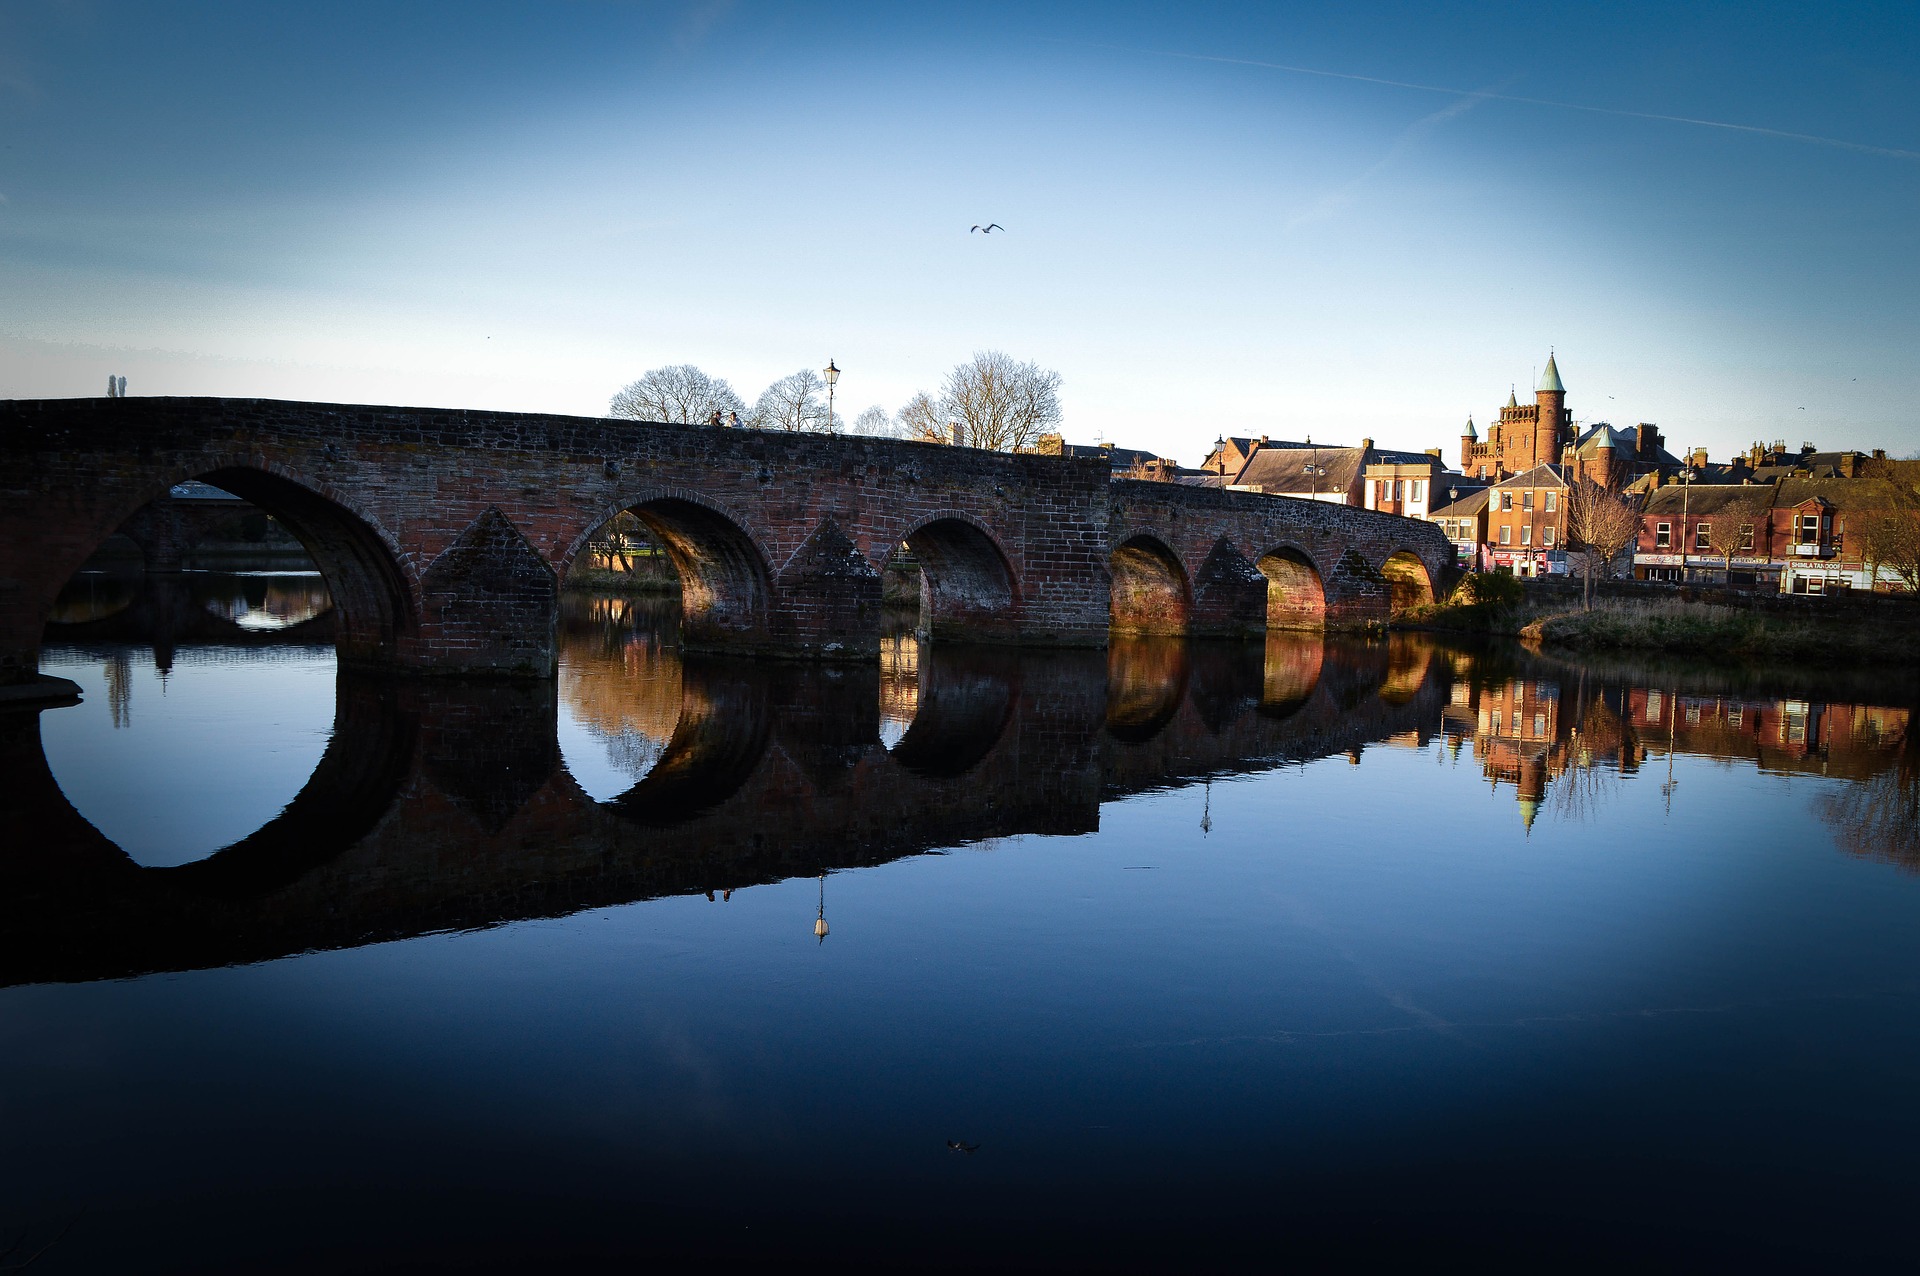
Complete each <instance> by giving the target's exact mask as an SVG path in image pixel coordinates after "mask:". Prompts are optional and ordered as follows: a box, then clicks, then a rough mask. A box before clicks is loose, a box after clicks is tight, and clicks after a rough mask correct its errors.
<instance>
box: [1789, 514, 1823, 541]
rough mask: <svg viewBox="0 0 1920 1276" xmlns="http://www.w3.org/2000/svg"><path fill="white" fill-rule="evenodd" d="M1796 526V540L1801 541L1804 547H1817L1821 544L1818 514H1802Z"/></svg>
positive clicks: (1796, 521) (1795, 522)
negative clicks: (1816, 545)
mask: <svg viewBox="0 0 1920 1276" xmlns="http://www.w3.org/2000/svg"><path fill="white" fill-rule="evenodd" d="M1794 525H1795V527H1796V528H1797V532H1796V534H1795V536H1794V539H1795V540H1797V541H1799V542H1800V543H1801V544H1802V545H1815V544H1818V543H1819V541H1820V516H1819V515H1818V514H1802V515H1800V516H1799V517H1798V518H1796V519H1795V520H1794Z"/></svg>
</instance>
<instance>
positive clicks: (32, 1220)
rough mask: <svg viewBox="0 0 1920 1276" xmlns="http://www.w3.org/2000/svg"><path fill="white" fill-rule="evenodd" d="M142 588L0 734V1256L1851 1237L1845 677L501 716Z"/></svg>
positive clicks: (1919, 1034) (477, 1264) (982, 682)
mask: <svg viewBox="0 0 1920 1276" xmlns="http://www.w3.org/2000/svg"><path fill="white" fill-rule="evenodd" d="M188 579H189V584H188V585H186V586H169V587H167V588H166V589H157V588H152V587H148V586H142V585H137V584H136V585H126V584H125V583H124V582H123V583H122V584H121V585H120V586H116V587H114V588H112V589H109V588H106V587H105V586H103V585H102V584H101V583H100V582H94V583H93V584H92V585H91V586H89V587H88V588H90V590H91V593H90V594H84V595H83V593H82V592H80V588H81V585H82V584H84V582H77V584H76V587H75V589H74V590H70V591H69V593H70V596H69V598H68V599H67V600H66V603H65V604H64V605H63V611H62V613H61V617H62V623H60V624H56V625H55V626H53V627H52V628H51V629H50V630H49V634H48V646H47V649H46V651H45V653H44V658H43V667H44V668H45V669H47V670H48V671H49V672H53V673H58V674H61V675H63V676H66V677H69V678H72V679H74V680H75V681H76V682H78V683H79V684H80V685H81V687H82V688H83V692H84V698H83V700H82V702H81V703H79V704H76V705H69V706H64V707H58V708H50V709H46V710H44V711H42V712H40V713H38V714H35V713H31V712H19V711H14V712H10V713H6V714H0V744H3V745H4V747H5V748H6V750H7V753H8V758H7V761H8V772H7V774H8V780H7V783H6V785H5V793H6V800H5V811H6V824H7V827H8V830H9V832H8V837H7V843H8V848H7V851H6V872H7V877H6V880H5V882H4V891H0V908H4V909H5V910H6V913H7V917H6V923H5V926H4V927H0V1032H3V1033H4V1034H5V1038H6V1040H5V1049H4V1050H0V1118H3V1120H4V1129H5V1146H6V1147H7V1149H8V1153H9V1155H8V1156H7V1157H6V1158H5V1159H4V1162H3V1163H0V1183H3V1184H4V1190H3V1191H0V1229H3V1230H0V1249H3V1248H5V1247H6V1246H7V1245H9V1244H13V1243H14V1242H15V1241H18V1242H19V1246H20V1247H19V1248H18V1249H16V1251H15V1252H14V1254H13V1256H12V1257H11V1258H10V1259H9V1260H7V1261H10V1262H18V1261H20V1260H21V1259H22V1258H23V1257H25V1256H28V1255H30V1254H33V1253H36V1252H40V1251H41V1250H42V1248H43V1247H45V1248H44V1253H42V1254H41V1257H40V1258H39V1259H38V1260H37V1262H36V1263H35V1267H36V1269H37V1270H44V1271H46V1272H58V1271H84V1270H116V1271H124V1270H182V1271H185V1270H193V1271H204V1270H261V1269H270V1270H313V1271H322V1270H325V1271H338V1270H343V1269H353V1270H366V1269H376V1268H380V1267H381V1266H383V1265H390V1266H392V1267H393V1268H395V1269H406V1270H414V1269H422V1268H428V1269H434V1268H438V1269H446V1270H467V1269H475V1268H484V1267H489V1266H492V1267H497V1268H499V1269H501V1270H506V1269H514V1270H528V1269H551V1268H556V1267H561V1268H564V1267H574V1268H597V1267H598V1266H601V1265H605V1266H607V1267H618V1268H620V1269H622V1270H625V1269H627V1268H629V1267H632V1266H635V1265H638V1264H640V1263H646V1262H651V1263H654V1264H656V1265H664V1266H667V1267H674V1266H678V1265H681V1264H684V1263H689V1262H692V1261H696V1260H697V1261H701V1262H703V1263H705V1264H707V1265H709V1266H714V1265H720V1266H725V1265H727V1264H729V1263H733V1262H737V1263H739V1264H741V1265H745V1266H758V1265H761V1264H769V1265H770V1264H773V1263H781V1264H788V1265H795V1264H797V1265H800V1266H803V1267H804V1266H807V1265H810V1264H812V1263H826V1262H833V1263H836V1264H838V1265H842V1266H844V1265H847V1264H852V1265H854V1266H860V1265H863V1264H867V1263H883V1262H884V1263H889V1264H897V1265H911V1266H915V1267H939V1266H943V1265H945V1266H954V1267H971V1266H977V1265H980V1264H982V1263H991V1264H992V1265H993V1266H995V1267H1014V1268H1019V1267H1021V1266H1023V1265H1031V1266H1034V1267H1047V1266H1067V1265H1082V1266H1088V1267H1096V1268H1112V1269H1124V1268H1129V1267H1137V1268H1141V1269H1182V1270H1192V1269H1206V1268H1228V1267H1236V1266H1247V1267H1254V1266H1258V1267H1262V1268H1267V1267H1272V1266H1276V1265H1280V1264H1284V1263H1289V1262H1295V1263H1298V1262H1334V1263H1339V1264H1342V1265H1359V1264H1361V1263H1364V1262H1373V1261H1379V1260H1388V1261H1396V1262H1405V1261H1420V1262H1427V1261H1432V1260H1434V1259H1439V1258H1444V1257H1447V1256H1454V1257H1463V1258H1471V1259H1472V1260H1474V1261H1477V1262H1480V1263H1482V1264H1483V1265H1489V1264H1490V1265H1496V1266H1505V1265H1510V1266H1528V1267H1530V1268H1535V1267H1541V1266H1546V1267H1567V1266H1579V1265H1582V1264H1588V1263H1590V1264H1594V1265H1606V1266H1611V1265H1616V1264H1620V1263H1625V1262H1634V1263H1637V1264H1640V1265H1650V1266H1655V1267H1659V1266H1676V1267H1681V1266H1685V1267H1692V1266H1698V1265H1702V1264H1705V1263H1712V1264H1715V1265H1729V1266H1730V1265H1734V1264H1741V1265H1748V1264H1754V1263H1761V1262H1765V1263H1769V1264H1772V1265H1787V1266H1807V1267H1814V1266H1821V1267H1827V1268H1831V1267H1833V1266H1836V1265H1841V1264H1845V1265H1849V1266H1856V1267H1858V1266H1868V1267H1875V1266H1891V1265H1893V1264H1895V1263H1901V1264H1904V1263H1905V1262H1906V1261H1908V1260H1909V1258H1910V1241H1909V1233H1908V1225H1907V1224H1908V1218H1909V1213H1910V1210H1911V1205H1910V1201H1909V1197H1910V1195H1911V1193H1910V1190H1909V1187H1908V1184H1909V1182H1910V1181H1911V1177H1912V1173H1913V1171H1914V1169H1915V1159H1916V1151H1915V1149H1916V1148H1920V1098H1917V1097H1916V1093H1915V1087H1914V1085H1913V1074H1914V1062H1913V1061H1914V1059H1915V1058H1916V1057H1920V1015H1916V993H1920V966H1917V965H1916V960H1915V958H1916V940H1917V939H1920V876H1916V870H1917V869H1920V768H1916V765H1915V763H1916V754H1915V750H1916V742H1915V739H1914V737H1913V735H1912V734H1911V733H1910V732H1909V722H1910V714H1911V712H1912V709H1913V707H1914V704H1915V702H1916V692H1915V688H1914V687H1913V686H1912V685H1911V683H1909V682H1908V681H1906V680H1904V679H1899V678H1893V677H1885V676H1876V675H1871V674H1852V675H1842V674H1836V673H1823V672H1822V671H1818V670H1804V669H1801V670H1787V669H1782V670H1741V671H1727V670H1724V669H1713V668H1703V667H1686V666H1678V665H1667V664H1649V663H1645V662H1641V663H1632V662H1619V661H1613V662H1604V661H1603V662H1587V663H1582V662H1576V661H1567V660H1561V659H1554V658H1550V657H1546V656H1541V655H1537V654H1534V653H1530V652H1528V651H1526V650H1524V649H1522V648H1519V647H1517V646H1497V647H1484V648H1479V649H1469V648H1461V647H1456V646H1450V645H1447V644H1444V643H1440V642H1435V641H1432V640H1429V639H1426V638H1422V637H1417V636H1405V637H1395V638H1393V639H1391V640H1385V641H1379V640H1376V641H1371V642H1350V641H1349V642H1332V641H1330V642H1324V643H1323V642H1321V641H1319V640H1318V639H1304V638H1298V637H1288V638H1282V637H1278V636H1276V637H1274V638H1273V639H1271V640H1270V641H1269V642H1268V643H1267V644H1265V645H1264V646H1261V645H1258V644H1256V645H1252V646H1209V645H1204V644H1194V645H1184V644H1179V643H1168V642H1159V643H1150V642H1134V643H1119V644H1116V645H1115V647H1114V648H1113V649H1112V650H1111V651H1110V652H1107V653H1091V654H1088V653H1069V654H1056V655H1036V654H1015V653H1007V652H995V651H983V650H968V649H964V648H951V649H942V648H938V647H931V646H927V645H925V644H922V643H919V642H917V641H916V640H914V639H913V637H912V636H911V635H910V634H902V635H899V636H896V637H895V638H894V639H892V640H890V642H889V643H888V646H887V650H886V653H885V657H884V659H883V660H882V662H881V665H880V667H879V668H878V669H839V668H813V667H789V666H782V665H777V664H756V663H751V662H728V661H719V660H711V659H699V658H692V657H688V658H682V657H681V656H680V654H679V653H678V652H677V650H676V648H675V645H674V635H673V630H672V625H671V618H670V617H663V616H661V615H660V614H659V612H658V609H655V608H648V607H644V606H640V605H636V604H630V603H626V602H623V601H620V600H617V599H606V598H602V599H585V598H574V599H571V600H570V602H569V608H568V612H567V615H566V619H565V624H564V631H565V632H564V643H563V649H564V654H563V659H562V667H561V676H560V679H559V680H558V685H557V686H535V687H527V686H517V685H497V684H465V683H441V682H433V681H426V682H404V681H403V682H382V681H378V680H363V679H358V678H351V677H338V676H336V672H335V667H334V657H333V653H332V648H331V646H330V645H329V642H328V636H327V630H326V625H327V623H328V616H327V613H326V611H325V598H324V586H316V584H315V583H314V581H313V580H312V579H311V578H307V577H302V576H299V575H285V574H282V575H273V574H265V575H258V576H248V577H241V576H232V577H204V578H193V577H190V578H188ZM316 588H317V589H318V590H319V593H318V595H317V596H316V594H315V590H316ZM116 589H117V591H118V592H115V590H116ZM163 595H164V596H163Z"/></svg>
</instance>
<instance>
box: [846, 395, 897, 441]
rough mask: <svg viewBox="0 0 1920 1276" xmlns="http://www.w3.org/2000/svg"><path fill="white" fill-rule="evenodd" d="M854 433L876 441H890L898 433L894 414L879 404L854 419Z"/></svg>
mask: <svg viewBox="0 0 1920 1276" xmlns="http://www.w3.org/2000/svg"><path fill="white" fill-rule="evenodd" d="M853 432H854V433H855V434H864V435H866V436H867V437H869V438H875V439H890V438H893V437H895V436H896V434H897V433H898V432H897V431H896V430H895V428H894V424H893V414H892V413H890V412H888V411H887V410H886V409H885V408H883V407H881V406H880V405H879V404H877V403H876V404H874V405H873V406H872V407H870V408H868V409H867V410H866V411H864V412H862V413H861V414H860V415H859V416H857V417H855V418H854V419H853Z"/></svg>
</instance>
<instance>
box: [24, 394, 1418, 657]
mask: <svg viewBox="0 0 1920 1276" xmlns="http://www.w3.org/2000/svg"><path fill="white" fill-rule="evenodd" d="M0 471H4V478H3V479H0V682H13V683H19V682H26V681H30V680H31V679H32V678H33V677H34V676H35V674H36V671H37V661H38V654H37V653H38V646H39V643H40V636H41V631H42V629H43V627H44V626H45V624H46V621H47V619H48V616H49V614H50V611H51V609H52V607H53V605H54V601H55V598H56V596H57V594H58V592H59V590H60V588H61V586H62V585H63V584H64V583H65V582H66V581H67V580H68V579H69V578H70V577H71V576H72V574H73V573H74V571H75V570H76V569H78V568H79V567H80V565H81V564H82V563H83V562H85V561H86V559H87V557H88V556H89V555H90V554H91V553H92V552H93V550H94V549H95V548H96V547H97V546H99V545H100V544H101V542H102V541H103V540H105V539H106V538H107V537H108V536H109V535H111V534H112V533H114V532H115V531H116V530H119V529H122V528H131V529H133V530H135V531H137V530H138V526H137V524H138V515H139V512H140V511H141V510H142V509H143V507H145V506H147V505H148V504H149V503H150V502H152V501H154V500H155V499H156V498H159V497H162V496H164V494H165V493H166V492H167V491H168V489H169V488H170V487H171V486H172V485H173V484H176V483H179V482H181V481H182V480H185V479H202V480H205V481H206V482H208V483H211V484H213V485H215V486H217V487H219V488H222V489H224V490H226V491H229V492H232V493H234V494H235V495H237V496H240V497H242V498H243V499H244V500H246V501H248V502H251V503H252V504H254V505H256V506H258V507H259V508H261V509H263V510H265V511H267V512H268V513H270V514H272V515H274V516H275V518H277V519H278V520H279V521H280V522H281V523H282V524H283V525H285V526H286V527H287V528H288V529H289V530H290V531H292V532H293V533H294V534H295V535H296V536H297V537H298V538H299V539H300V540H301V542H302V543H303V544H305V545H306V547H307V549H308V551H309V552H310V553H311V555H312V556H313V558H314V559H315V561H316V562H317V563H318V564H319V566H320V568H321V570H322V571H323V572H324V573H325V575H326V578H327V583H328V586H329V588H330V589H331V591H332V594H333V597H334V602H335V608H336V613H337V615H336V623H337V629H338V639H337V641H338V645H339V649H340V654H341V658H342V662H343V664H345V665H346V666H348V667H357V668H363V669H364V668H371V669H379V670H386V671H395V670H411V671H420V672H438V673H469V674H471V673H486V674H520V675H530V676H535V677H551V676H552V675H553V673H554V669H555V658H556V640H555V623H556V622H555V617H556V614H557V596H558V591H559V587H560V582H561V581H562V580H564V578H565V576H566V573H567V571H568V569H569V567H570V566H571V564H572V563H573V561H574V559H575V557H576V556H578V555H579V554H580V553H581V552H582V550H583V549H584V547H585V546H586V544H587V542H588V539H589V538H590V537H591V536H592V535H593V533H594V532H595V531H596V530H598V529H599V528H600V527H601V526H602V525H603V524H604V523H605V522H606V520H607V519H608V518H609V517H611V516H612V515H614V514H616V513H618V512H620V511H622V510H631V511H632V512H633V513H634V514H635V515H636V516H637V517H638V518H639V519H640V520H641V521H642V522H643V523H644V524H645V525H646V526H647V528H648V530H649V532H650V534H651V535H652V536H653V537H654V538H655V539H656V540H657V541H658V543H659V544H660V545H662V546H663V547H664V548H665V549H666V551H667V553H668V554H669V555H670V557H671V558H672V561H673V563H674V566H675V567H676V569H677V570H678V572H679V575H680V579H681V586H682V610H683V622H682V627H681V632H682V638H683V643H684V645H685V646H686V647H687V648H688V649H689V650H726V651H736V652H746V653H761V654H772V655H783V656H796V657H813V658H824V659H873V658H874V657H875V656H876V654H877V652H878V650H879V640H880V627H881V626H880V610H881V609H880V595H881V572H882V570H883V569H884V567H885V565H886V563H887V561H888V559H889V558H890V557H891V556H892V555H893V554H894V553H895V552H896V551H897V550H898V549H899V548H900V547H901V546H902V545H905V546H907V547H908V549H909V550H910V552H911V553H912V554H913V555H914V556H915V557H916V558H917V559H918V561H919V563H920V565H921V569H922V573H921V574H922V580H923V586H922V623H923V627H924V628H925V629H926V631H927V632H928V634H929V635H930V636H931V637H932V638H934V639H935V640H940V639H955V640H965V641H970V642H997V643H1010V644H1022V645H1031V646H1059V647H1101V646H1104V645H1106V642H1107V639H1108V635H1109V633H1110V632H1129V633H1151V634H1163V633H1192V634H1196V635H1218V636H1244V635H1249V634H1257V633H1259V632H1261V631H1262V630H1264V629H1266V628H1268V627H1269V626H1270V625H1277V626H1302V627H1317V626H1321V625H1335V626H1348V625H1356V624H1363V623H1367V622H1372V621H1383V620H1385V619H1386V618H1387V617H1388V615H1389V612H1390V610H1391V608H1392V607H1393V605H1394V603H1395V601H1396V600H1399V601H1403V602H1404V601H1409V600H1412V599H1415V598H1421V597H1427V596H1430V595H1431V593H1432V591H1433V590H1434V588H1435V587H1436V586H1437V585H1439V584H1440V583H1441V579H1442V577H1443V576H1444V575H1445V574H1446V573H1447V572H1448V571H1449V570H1450V568H1451V564H1452V549H1451V546H1450V545H1449V543H1448V542H1447V540H1446V538H1445V537H1444V536H1443V535H1442V534H1441V533H1440V531H1439V529H1438V528H1437V527H1434V526H1432V525H1430V524H1426V523H1421V522H1416V521H1413V520H1409V519H1403V518H1399V517H1397V516H1394V515H1389V514H1377V513H1372V512H1369V511H1365V510H1353V509H1346V508H1343V507H1335V506H1330V505H1323V504H1315V503H1312V502H1306V501H1294V500H1287V499H1283V498H1274V497H1266V496H1259V495H1254V494H1248V493H1236V492H1225V491H1205V490H1198V489H1189V488H1185V487H1181V486H1178V485H1174V484H1160V483H1114V482H1111V481H1110V480H1109V475H1108V472H1107V467H1106V464H1105V463H1104V462H1103V461H1099V460H1073V459H1065V458H1058V457H1042V456H1010V455H1005V454H1000V453H992V452H983V451H976V450H973V449H966V448H952V447H943V446H938V445H931V444H918V443H904V442H897V441H891V440H876V439H867V438H855V437H833V436H822V435H817V434H782V433H772V432H762V431H755V430H728V431H716V430H714V429H711V428H707V427H687V426H674V425H652V424H640V423H632V422H621V421H611V420H602V419H589V418H578V417H556V416H536V415H529V414H517V413H489V412H464V411H449V410H428V409H412V408H391V407H354V406H347V405H341V404H322V403H287V402H276V401H268V400H254V399H187V398H180V399H170V398H137V399H67V400H15V401H10V402H6V403H0Z"/></svg>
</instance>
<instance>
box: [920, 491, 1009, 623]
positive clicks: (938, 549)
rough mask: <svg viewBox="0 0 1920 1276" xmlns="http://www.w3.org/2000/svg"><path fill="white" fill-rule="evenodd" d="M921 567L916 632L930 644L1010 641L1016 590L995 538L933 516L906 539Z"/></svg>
mask: <svg viewBox="0 0 1920 1276" xmlns="http://www.w3.org/2000/svg"><path fill="white" fill-rule="evenodd" d="M906 545H907V551H908V552H909V553H911V554H912V555H913V557H914V558H915V559H917V560H918V561H919V564H920V629H921V632H923V633H924V634H926V636H927V637H928V638H930V639H933V640H934V641H936V642H938V641H947V642H994V643H1005V642H1014V641H1016V640H1017V639H1018V638H1019V616H1018V612H1019V606H1020V591H1019V586H1018V584H1017V583H1016V581H1015V580H1014V575H1013V568H1012V567H1011V566H1009V565H1008V562H1007V556H1006V555H1005V554H1003V553H1002V552H1001V550H1000V546H999V545H998V544H996V543H995V542H994V539H993V538H992V537H991V536H989V535H988V534H987V533H986V532H984V531H982V530H981V529H980V528H978V527H976V526H974V525H973V524H972V523H969V522H967V521H966V520H965V519H961V518H951V517H949V518H938V519H934V520H933V521H932V522H929V523H925V524H922V525H921V526H920V527H918V528H916V529H914V530H913V531H911V532H909V533H908V534H907V536H906Z"/></svg>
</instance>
